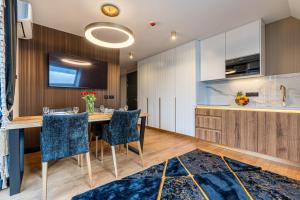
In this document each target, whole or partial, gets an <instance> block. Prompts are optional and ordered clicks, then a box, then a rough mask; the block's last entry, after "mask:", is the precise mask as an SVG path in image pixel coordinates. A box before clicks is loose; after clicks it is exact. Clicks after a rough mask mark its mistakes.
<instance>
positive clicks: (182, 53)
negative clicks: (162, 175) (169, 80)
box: [175, 42, 197, 136]
mask: <svg viewBox="0 0 300 200" xmlns="http://www.w3.org/2000/svg"><path fill="white" fill-rule="evenodd" d="M196 49H197V45H196V42H191V43H188V44H186V45H183V46H180V47H177V48H176V79H175V80H176V132H178V133H181V134H185V135H189V136H195V105H196V53H197V51H196Z"/></svg>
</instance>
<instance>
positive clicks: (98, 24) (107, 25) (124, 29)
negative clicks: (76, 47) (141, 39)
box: [84, 22, 135, 49]
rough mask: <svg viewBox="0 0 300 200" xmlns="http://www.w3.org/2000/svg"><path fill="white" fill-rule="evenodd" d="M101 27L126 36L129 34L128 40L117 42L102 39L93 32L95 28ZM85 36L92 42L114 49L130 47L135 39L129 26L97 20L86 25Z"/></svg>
mask: <svg viewBox="0 0 300 200" xmlns="http://www.w3.org/2000/svg"><path fill="white" fill-rule="evenodd" d="M101 29H102V30H103V29H106V30H113V31H118V32H120V33H122V34H124V35H125V36H127V40H125V41H123V42H117V43H113V42H106V41H103V40H100V39H98V38H96V37H95V36H94V35H93V32H94V31H95V30H101ZM84 36H85V38H86V39H87V40H88V41H90V42H92V43H93V44H95V45H98V46H102V47H106V48H114V49H120V48H125V47H129V46H131V45H132V44H133V43H134V41H135V39H134V35H133V33H132V31H131V30H130V29H129V28H127V27H125V26H122V25H119V24H115V23H111V22H95V23H92V24H89V25H87V26H86V27H85V31H84Z"/></svg>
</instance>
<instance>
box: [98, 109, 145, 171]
mask: <svg viewBox="0 0 300 200" xmlns="http://www.w3.org/2000/svg"><path fill="white" fill-rule="evenodd" d="M140 112H141V111H140V110H135V111H114V113H113V116H112V119H111V120H110V122H109V124H108V125H106V126H104V129H103V133H102V138H101V139H102V140H103V141H105V142H107V143H108V144H110V146H111V151H112V157H113V163H114V168H115V176H116V177H118V170H117V161H116V153H115V146H116V145H120V144H125V145H126V147H127V152H128V143H130V142H137V146H138V149H139V154H140V157H141V161H142V165H143V154H142V150H141V144H140V135H139V132H138V129H137V122H138V119H139V115H140ZM102 145H103V144H102V142H101V151H102V152H101V156H102V155H103V148H102ZM101 160H103V157H102V158H101Z"/></svg>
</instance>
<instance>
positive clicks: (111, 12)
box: [101, 4, 120, 17]
mask: <svg viewBox="0 0 300 200" xmlns="http://www.w3.org/2000/svg"><path fill="white" fill-rule="evenodd" d="M101 12H102V13H103V14H104V15H106V16H108V17H116V16H118V15H119V14H120V10H119V8H118V7H117V6H115V5H113V4H104V5H102V6H101Z"/></svg>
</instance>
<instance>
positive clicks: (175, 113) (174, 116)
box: [174, 97, 176, 133]
mask: <svg viewBox="0 0 300 200" xmlns="http://www.w3.org/2000/svg"><path fill="white" fill-rule="evenodd" d="M174 101H175V103H174V104H175V114H174V120H175V133H176V97H174Z"/></svg>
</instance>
